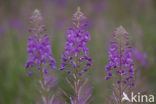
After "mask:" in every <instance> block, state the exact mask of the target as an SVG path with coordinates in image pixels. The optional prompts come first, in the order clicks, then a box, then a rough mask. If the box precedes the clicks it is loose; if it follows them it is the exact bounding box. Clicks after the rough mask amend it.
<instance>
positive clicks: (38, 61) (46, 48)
mask: <svg viewBox="0 0 156 104" xmlns="http://www.w3.org/2000/svg"><path fill="white" fill-rule="evenodd" d="M42 22H43V19H42V16H41V14H40V12H39V10H35V11H34V14H33V16H32V17H31V18H30V23H31V24H32V25H33V27H32V28H30V29H29V30H31V31H30V32H31V33H32V34H33V35H31V36H29V39H28V47H27V51H28V61H27V63H26V65H25V67H26V68H30V67H34V66H37V70H42V69H41V66H42V65H50V66H51V68H52V69H56V66H55V59H54V58H52V51H51V45H50V42H49V37H48V36H47V35H46V34H45V33H44V32H45V30H46V28H45V25H42ZM42 72H45V70H44V71H42ZM46 72H47V71H46Z"/></svg>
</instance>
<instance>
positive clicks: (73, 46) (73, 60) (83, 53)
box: [60, 7, 92, 104]
mask: <svg viewBox="0 0 156 104" xmlns="http://www.w3.org/2000/svg"><path fill="white" fill-rule="evenodd" d="M85 26H87V22H86V17H85V16H84V14H83V13H82V12H81V11H80V8H79V7H78V9H77V11H76V12H75V13H74V15H73V27H72V28H69V29H68V30H67V37H66V46H65V51H64V52H63V54H62V64H61V67H60V70H66V72H67V74H72V75H73V78H74V87H73V89H74V92H75V97H74V98H71V103H72V104H86V101H85V100H87V98H86V99H84V100H83V101H82V99H81V98H82V97H81V94H80V93H81V91H82V89H81V84H80V83H81V77H82V76H83V74H84V73H85V72H87V71H88V68H89V67H90V66H91V62H92V58H91V57H88V55H89V52H88V48H87V42H88V41H89V40H90V36H89V33H88V31H85ZM67 81H68V82H69V83H70V81H69V80H67ZM70 85H71V84H70ZM71 86H72V85H71ZM88 94H89V95H88V96H90V94H91V93H88Z"/></svg>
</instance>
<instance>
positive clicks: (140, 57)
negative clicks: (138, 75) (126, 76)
mask: <svg viewBox="0 0 156 104" xmlns="http://www.w3.org/2000/svg"><path fill="white" fill-rule="evenodd" d="M132 52H133V56H134V59H135V60H136V61H137V62H139V63H140V64H141V65H142V66H143V67H146V66H147V60H146V59H147V54H146V53H145V52H144V53H140V52H139V51H138V50H137V49H133V50H132Z"/></svg>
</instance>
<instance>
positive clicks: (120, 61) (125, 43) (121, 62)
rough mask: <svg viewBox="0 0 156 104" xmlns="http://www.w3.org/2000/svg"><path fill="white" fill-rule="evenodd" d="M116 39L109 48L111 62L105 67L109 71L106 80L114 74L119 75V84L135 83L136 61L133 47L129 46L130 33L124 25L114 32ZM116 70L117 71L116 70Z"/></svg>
mask: <svg viewBox="0 0 156 104" xmlns="http://www.w3.org/2000/svg"><path fill="white" fill-rule="evenodd" d="M113 37H114V41H112V42H111V47H110V48H109V64H108V65H107V66H106V67H105V68H106V72H108V74H107V76H106V77H105V79H106V80H108V79H110V78H111V77H113V76H114V75H117V76H119V80H118V81H117V82H118V84H120V83H123V84H128V85H134V84H132V83H133V79H134V62H133V58H132V56H133V55H132V52H131V51H132V49H131V47H130V46H129V40H128V33H127V31H126V30H125V29H124V28H123V27H122V26H120V27H118V28H117V29H116V31H115V32H114V34H113ZM114 71H115V72H114Z"/></svg>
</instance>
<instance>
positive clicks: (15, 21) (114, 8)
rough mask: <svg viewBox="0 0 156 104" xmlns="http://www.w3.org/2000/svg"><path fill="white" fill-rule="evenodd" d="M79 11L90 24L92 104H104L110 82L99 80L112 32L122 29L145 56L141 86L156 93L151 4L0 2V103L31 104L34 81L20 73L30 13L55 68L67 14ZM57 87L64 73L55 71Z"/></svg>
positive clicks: (155, 10) (116, 0)
mask: <svg viewBox="0 0 156 104" xmlns="http://www.w3.org/2000/svg"><path fill="white" fill-rule="evenodd" d="M78 6H80V7H81V10H82V12H83V13H84V14H85V15H86V17H87V18H88V19H89V27H88V29H89V32H90V35H91V41H90V42H89V43H88V47H89V51H90V56H91V57H93V66H92V68H91V69H90V71H89V82H90V85H91V86H92V88H93V96H92V101H91V102H92V103H91V104H107V98H109V96H111V89H110V87H111V82H110V81H105V80H104V75H105V74H106V73H105V65H106V64H107V62H108V61H107V58H108V44H109V40H110V39H111V35H112V32H113V31H114V29H115V28H116V27H118V26H119V25H123V27H125V29H126V30H127V31H128V32H129V35H130V37H131V42H132V46H133V47H136V48H137V49H138V50H139V51H140V52H146V54H147V63H148V65H147V66H146V67H140V69H139V70H140V71H141V76H140V81H141V82H142V83H143V86H142V87H144V88H145V89H146V90H148V91H149V92H150V93H154V94H156V91H155V89H156V80H155V79H156V64H155V63H156V60H155V58H156V54H155V53H156V0H0V104H34V103H35V101H34V99H35V98H36V97H35V96H36V93H35V92H36V90H35V87H34V86H35V83H36V81H35V80H36V79H35V77H34V76H31V77H28V76H27V70H26V69H25V62H26V60H27V51H26V48H27V39H28V36H29V35H30V34H29V33H28V28H29V17H30V16H31V15H32V13H33V11H34V9H36V8H37V9H39V10H40V11H41V13H42V16H43V18H44V21H45V23H46V27H47V30H48V31H47V33H48V35H49V37H50V42H51V45H52V51H53V57H54V58H55V59H56V61H57V67H59V65H60V62H61V53H62V51H63V46H64V42H65V39H64V37H65V34H66V30H67V29H68V27H69V26H71V25H72V14H73V13H74V12H75V11H76V9H77V7H78ZM54 73H55V74H56V75H57V76H58V78H59V79H60V82H59V85H58V86H60V87H61V88H63V87H65V86H66V85H65V84H64V83H63V81H64V80H63V79H64V77H65V76H66V74H64V73H63V72H60V71H55V72H54Z"/></svg>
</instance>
